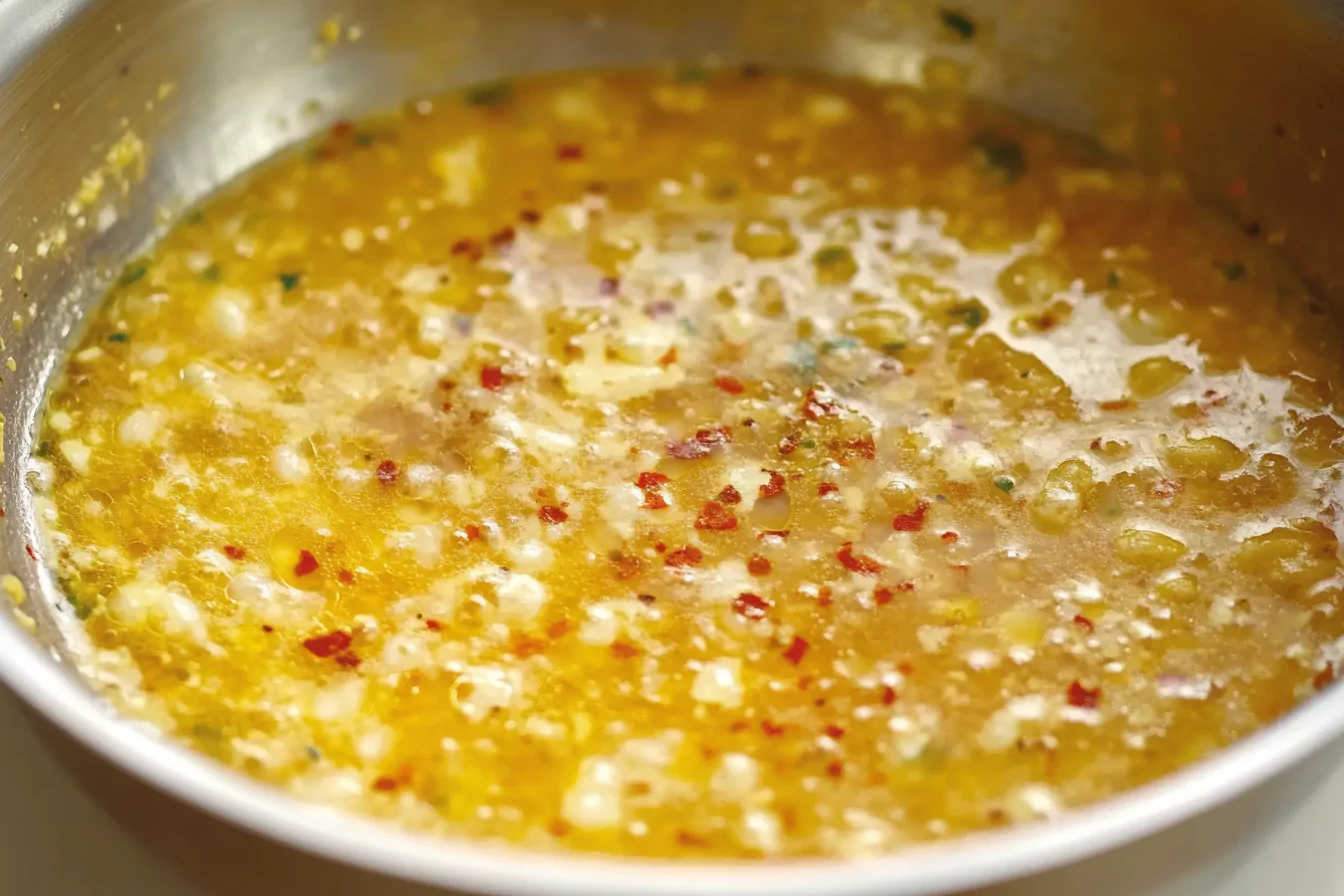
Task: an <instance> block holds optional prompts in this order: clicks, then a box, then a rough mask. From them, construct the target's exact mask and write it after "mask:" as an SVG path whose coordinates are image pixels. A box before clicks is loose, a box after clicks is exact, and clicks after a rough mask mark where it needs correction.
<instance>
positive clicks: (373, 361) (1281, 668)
mask: <svg viewBox="0 0 1344 896" xmlns="http://www.w3.org/2000/svg"><path fill="white" fill-rule="evenodd" d="M1294 282H1295V281H1294V279H1293V278H1292V276H1291V273H1290V272H1288V271H1286V270H1285V269H1283V268H1282V267H1281V266H1280V264H1279V263H1278V262H1277V261H1276V260H1274V259H1272V258H1270V257H1268V256H1267V255H1265V254H1264V253H1263V252H1262V251H1261V250H1260V249H1259V248H1258V247H1256V246H1254V245H1252V244H1250V243H1248V242H1247V241H1246V240H1245V239H1244V238H1243V237H1242V236H1241V235H1240V234H1238V233H1237V232H1235V231H1234V230H1232V229H1231V228H1229V227H1228V226H1227V225H1225V224H1224V223H1223V222H1220V221H1218V220H1217V219H1215V218H1214V217H1212V216H1210V215H1208V214H1206V213H1205V212H1202V211H1201V210H1199V209H1198V208H1197V207H1196V206H1195V205H1193V204H1192V203H1191V201H1190V200H1189V199H1188V198H1187V197H1185V196H1182V195H1180V194H1178V193H1174V192H1172V191H1171V190H1170V189H1168V188H1166V187H1164V186H1162V185H1161V184H1159V183H1156V182H1153V181H1150V180H1148V179H1146V178H1145V177H1143V176H1141V175H1139V174H1136V173H1134V172H1131V171H1128V170H1125V169H1123V168H1120V167H1114V166H1108V163H1107V162H1106V161H1105V160H1099V159H1097V158H1095V157H1094V156H1092V155H1090V154H1089V153H1088V152H1087V151H1086V150H1084V149H1082V148H1079V147H1077V146H1075V145H1074V144H1073V143H1072V142H1070V141H1068V140H1067V139H1064V138H1062V137H1059V136H1058V135H1054V134H1051V133H1049V132H1045V131H1042V130H1039V129H1036V128H1033V127H1030V126H1028V125H1025V124H1024V123H1022V122H1020V121H1018V120H1015V119H1012V118H1009V117H1007V116H1005V115H1004V114H1002V113H1000V112H997V111H996V110H994V109H990V108H984V107H981V106H977V105H974V104H972V103H969V102H967V101H964V100H961V99H959V98H957V97H952V96H939V97H926V96H923V95H920V94H917V93H911V92H907V91H904V90H899V89H892V88H882V87H876V86H872V85H867V84H863V83H856V82H847V81H835V80H826V79H819V78H817V79H814V78H796V77H783V76H764V77H750V76H747V75H743V74H739V73H734V72H721V73H715V74H714V75H713V76H712V77H710V78H708V79H707V80H704V81H687V80H685V79H680V80H679V79H670V78H666V77H663V76H661V75H659V74H657V73H615V74H602V75H591V74H575V75H565V76H557V77H554V78H547V79H541V80H535V81H527V82H520V83H517V84H515V85H511V88H510V89H508V90H505V89H503V88H501V87H499V86H493V87H491V88H489V89H485V88H477V89H475V90H472V91H469V92H468V93H467V94H466V95H465V96H463V97H456V96H449V97H444V98H442V99H440V100H438V101H436V102H434V103H432V104H430V103H420V104H417V105H416V106H415V107H414V108H413V109H411V110H407V111H405V112H403V113H401V114H398V115H394V116H391V117H388V118H385V119H379V120H373V121H369V122H364V123H359V124H354V125H350V124H342V125H339V126H337V127H336V128H335V129H333V132H332V133H331V134H330V135H329V136H328V137H327V138H326V139H324V140H322V141H320V142H318V143H317V144H315V145H313V146H312V147H309V148H308V149H306V150H305V151H302V152H299V153H296V154H294V155H292V156H290V157H288V158H286V159H282V160H279V161H277V162H276V163H275V164H274V165H271V166H269V167H267V168H266V169H265V170H263V171H261V172H259V173H257V174H256V175H255V176H253V177H251V178H249V179H248V180H247V181H246V182H245V183H242V184H240V185H238V186H237V187H235V188H232V189H230V190H228V191H226V192H225V193H224V194H223V195H221V196H220V197H218V198H216V199H214V200H212V201H211V202H210V203H207V204H206V205H205V206H204V207H203V208H202V209H201V210H200V212H199V213H198V214H197V215H195V216H193V217H192V219H190V220H188V221H187V222H184V223H183V224H182V225H181V226H179V227H178V228H177V229H176V230H175V231H174V232H173V233H171V234H170V235H169V236H168V237H167V238H166V239H165V240H164V241H163V243H162V245H161V246H159V247H158V248H157V249H156V250H155V251H154V252H153V254H152V255H151V256H150V257H148V258H147V259H145V260H143V261H142V262H137V263H136V264H134V265H132V266H131V267H130V268H128V269H127V272H126V274H125V275H124V276H123V278H122V283H121V284H120V285H119V286H118V288H117V289H115V290H114V292H113V294H112V295H111V296H110V297H109V299H108V301H107V303H106V305H105V306H104V308H103V309H102V310H101V311H100V312H99V314H98V315H97V317H96V319H95V320H94V322H93V324H92V325H91V327H90V329H89V332H88V333H87V335H86V336H85V337H84V341H83V343H82V344H81V346H80V347H79V348H78V349H77V350H76V352H75V353H74V355H73V357H72V360H71V362H70V365H69V369H68V372H67V374H66V376H65V379H64V380H63V381H62V383H61V384H60V385H59V387H58V388H57V389H56V390H55V391H54V392H53V394H52V396H51V398H50V406H49V410H48V413H47V416H46V418H45V428H44V431H43V437H42V443H41V444H42V447H41V448H40V450H39V453H40V454H41V455H43V458H41V459H40V462H41V464H42V465H43V467H42V469H43V470H46V471H47V472H50V474H51V476H50V481H49V482H48V483H47V484H45V485H43V486H42V488H43V491H44V493H45V494H44V498H43V500H47V501H49V502H50V506H52V507H53V508H54V510H55V514H56V519H57V521H58V522H57V524H56V526H55V527H54V528H53V530H52V531H51V532H50V533H49V534H50V536H51V539H52V541H53V543H54V545H55V546H56V548H57V551H56V555H57V556H58V558H59V559H58V561H57V568H58V573H59V575H60V577H61V581H62V584H63V586H64V587H65V589H66V590H67V592H68V594H69V596H70V599H71V602H72V604H73V605H74V606H75V607H76V608H77V609H78V611H79V612H80V614H81V615H82V616H84V617H86V625H87V628H88V632H89V634H90V636H91V638H92V640H93V641H94V643H95V644H96V645H97V647H98V653H97V655H96V656H95V657H94V658H93V660H92V661H91V665H90V669H89V672H90V674H91V675H92V676H93V677H94V678H95V680H96V681H97V682H99V683H100V685H102V686H104V687H106V688H108V689H109V691H111V692H113V693H114V694H115V695H117V696H118V697H119V699H121V700H122V702H123V703H124V704H125V705H126V706H127V707H128V710H129V711H131V712H133V713H135V714H137V715H140V716H143V717H146V718H149V719H152V720H153V721H155V722H156V723H158V724H161V725H163V726H164V727H165V728H168V729H170V730H171V731H172V732H173V733H174V734H175V735H176V736H178V737H180V738H182V739H184V740H185V741H187V742H189V743H191V744H192V745H193V746H195V747H197V748H198V749H201V750H203V751H205V752H207V753H209V754H211V755H213V756H215V757H217V758H218V759H220V760H221V761H223V762H226V763H229V764H232V765H234V766H236V767H238V768H241V769H243V770H245V771H246V772H248V773H249V774H252V775H254V776H256V777H259V778H261V779H263V780H266V781H270V782H273V783H275V784H276V785H278V786H282V787H286V788H289V789H290V790H292V791H294V792H295V793H298V794H300V795H302V796H305V797H307V798H311V799H314V800H319V801H323V802H327V803H332V804H335V805H340V806H345V807H347V808H350V809H353V810H356V811H361V812H365V813H369V814H372V815H374V816H377V817H382V818H386V819H388V820H390V821H395V822H397V823H400V824H403V825H406V826H409V827H412V828H417V829H426V830H432V831H438V832H442V833H447V834H470V835H475V836H483V837H498V838H506V839H510V840H515V841H520V842H525V843H528V844H533V845H537V846H543V847H564V848H576V849H585V850H603V851H614V852H621V853H630V854H641V855H688V854H707V855H746V856H762V855H810V854H837V855H853V854H857V853H862V852H871V851H883V850H890V849H895V848H898V847H899V846H900V845H901V844H904V843H908V842H912V841H916V840H922V839H927V838H933V837H942V836H948V835H953V834H958V833H962V832H966V831H971V830H976V829H979V828H983V827H986V826H991V825H997V824H1002V823H1005V822H1009V821H1015V820H1025V819H1028V818H1033V817H1038V816H1041V815H1050V814H1053V813H1054V812H1057V811H1062V810H1064V809H1067V808H1068V807H1071V806H1076V805H1082V804H1086V803H1088V802H1091V801H1094V800H1097V799H1101V798H1104V797H1106V796H1109V795H1111V794H1114V793H1116V792H1119V791H1122V790H1124V789H1126V788H1129V787H1133V786H1135V785H1138V784H1141V783H1143V782H1146V781H1148V780H1151V779H1153V778H1154V777H1156V776H1159V775H1161V774H1164V773H1166V772H1168V771H1170V770H1172V769H1174V768H1177V767H1179V766H1180V765H1182V764H1184V763H1187V762H1190V761H1194V760H1196V759H1198V758H1200V757H1202V756H1205V755H1207V754H1208V753H1209V752H1210V751H1212V750H1215V749H1218V748H1219V747H1221V746H1223V745H1225V744H1227V743H1229V742H1231V741H1233V740H1235V739H1237V738H1239V737H1242V736H1244V735H1245V734H1247V733H1249V732H1251V731H1253V730H1255V729H1256V728H1258V727H1259V726H1261V725H1263V724H1265V723H1266V722H1268V721H1270V720H1272V719H1274V718H1276V717H1277V716H1279V715H1281V714H1282V713H1284V712H1286V711H1288V710H1289V709H1290V708H1291V707H1292V706H1293V705H1295V704H1296V703H1297V702H1298V701H1299V700H1301V699H1304V698H1306V697H1308V696H1309V695H1310V694H1311V693H1313V692H1314V690H1315V689H1316V688H1317V687H1320V686H1323V685H1324V684H1325V683H1326V682H1327V681H1328V680H1329V679H1330V677H1331V676H1332V675H1333V670H1334V666H1333V664H1334V663H1335V662H1337V661H1338V655H1339V653H1340V648H1339V642H1338V641H1337V640H1336V639H1338V638H1339V637H1340V636H1341V634H1342V632H1341V628H1342V627H1344V622H1341V621H1340V619H1339V613H1338V601H1339V593H1340V588H1341V584H1342V583H1341V580H1340V578H1339V569H1338V559H1337V556H1336V550H1337V544H1336V527H1337V525H1338V524H1337V521H1336V520H1335V511H1334V508H1335V507H1336V506H1337V504H1335V503H1334V501H1335V498H1334V494H1335V491H1336V490H1337V488H1338V484H1337V483H1338V480H1339V468H1338V464H1339V462H1340V461H1341V460H1344V451H1341V450H1340V449H1339V448H1338V447H1337V446H1338V445H1339V444H1344V442H1341V441H1340V440H1341V439H1344V427H1341V425H1340V423H1339V422H1338V419H1337V418H1336V417H1335V416H1334V413H1333V411H1332V410H1331V409H1332V405H1333V390H1334V387H1335V384H1336V383H1339V382H1340V381H1341V378H1340V374H1341V371H1340V362H1339V360H1338V359H1339V358H1340V357H1344V354H1341V352H1340V348H1341V346H1340V341H1339V337H1338V334H1337V332H1336V330H1335V329H1334V326H1333V323H1332V322H1331V321H1330V320H1329V319H1328V318H1326V317H1325V316H1323V314H1322V313H1321V312H1320V309H1319V308H1316V307H1315V306H1314V305H1313V303H1312V301H1311V299H1310V298H1309V297H1307V296H1305V295H1303V294H1301V292H1300V290H1298V289H1296V287H1294V286H1292V285H1290V284H1292V283H1294ZM519 768H526V769H528V770H529V774H528V776H527V777H526V778H525V779H520V778H519V776H518V774H517V770H518V769H519Z"/></svg>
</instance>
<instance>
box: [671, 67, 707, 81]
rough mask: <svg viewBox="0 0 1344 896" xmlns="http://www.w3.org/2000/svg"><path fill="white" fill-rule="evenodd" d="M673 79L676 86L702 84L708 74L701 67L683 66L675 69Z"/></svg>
mask: <svg viewBox="0 0 1344 896" xmlns="http://www.w3.org/2000/svg"><path fill="white" fill-rule="evenodd" d="M674 77H675V78H676V80H677V83H678V84H702V83H704V81H705V79H706V78H708V77H709V72H708V71H707V70H706V69H705V67H704V66H703V65H695V64H691V65H683V66H679V67H678V68H677V70H676V73H675V74H674Z"/></svg>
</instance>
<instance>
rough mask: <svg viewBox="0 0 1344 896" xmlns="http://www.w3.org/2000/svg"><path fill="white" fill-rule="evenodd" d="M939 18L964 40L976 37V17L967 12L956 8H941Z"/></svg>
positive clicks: (948, 28)
mask: <svg viewBox="0 0 1344 896" xmlns="http://www.w3.org/2000/svg"><path fill="white" fill-rule="evenodd" d="M938 18H939V19H941V20H942V22H943V26H944V27H945V28H947V30H949V31H951V32H953V33H954V34H956V35H957V37H960V38H961V39H962V40H972V39H973V38H974V37H975V27H976V26H975V19H973V18H971V17H970V16H968V15H966V13H964V12H961V11H959V10H955V9H941V10H939V11H938Z"/></svg>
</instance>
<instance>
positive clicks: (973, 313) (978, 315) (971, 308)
mask: <svg viewBox="0 0 1344 896" xmlns="http://www.w3.org/2000/svg"><path fill="white" fill-rule="evenodd" d="M947 313H948V314H950V315H951V316H952V317H958V318H961V321H962V323H964V324H966V326H968V327H970V328H971V329H972V330H974V329H975V328H976V327H978V326H980V325H981V324H983V323H984V322H985V309H984V308H981V307H980V305H979V304H978V303H975V302H968V303H967V304H965V305H956V306H954V307H952V308H949V309H948V312H947Z"/></svg>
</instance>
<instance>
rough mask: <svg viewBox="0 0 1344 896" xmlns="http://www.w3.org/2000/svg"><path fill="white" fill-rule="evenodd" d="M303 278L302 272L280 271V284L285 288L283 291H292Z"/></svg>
mask: <svg viewBox="0 0 1344 896" xmlns="http://www.w3.org/2000/svg"><path fill="white" fill-rule="evenodd" d="M302 279H303V274H301V273H299V272H298V271H282V272H281V273H280V285H281V286H283V287H284V288H285V292H293V290H294V287H296V286H298V285H299V281H300V280H302Z"/></svg>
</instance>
